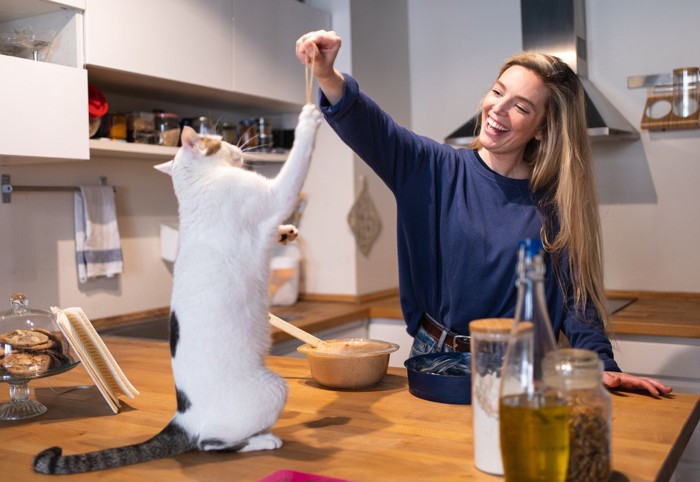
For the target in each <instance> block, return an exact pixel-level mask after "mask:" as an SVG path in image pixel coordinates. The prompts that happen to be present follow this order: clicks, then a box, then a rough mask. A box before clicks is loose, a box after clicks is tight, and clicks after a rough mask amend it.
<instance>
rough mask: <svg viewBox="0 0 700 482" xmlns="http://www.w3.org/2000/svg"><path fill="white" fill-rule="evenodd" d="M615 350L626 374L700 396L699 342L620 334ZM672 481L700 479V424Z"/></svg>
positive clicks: (686, 481)
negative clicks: (649, 379) (650, 379)
mask: <svg viewBox="0 0 700 482" xmlns="http://www.w3.org/2000/svg"><path fill="white" fill-rule="evenodd" d="M613 350H614V352H615V360H617V362H618V364H619V365H620V368H622V370H624V371H625V372H628V373H633V374H635V375H640V376H646V377H652V378H656V379H658V380H660V381H662V382H663V383H666V384H667V385H670V386H672V387H673V389H674V391H676V392H681V393H700V339H697V338H676V337H665V336H641V335H623V334H617V335H615V337H614V340H613ZM659 403H663V400H659ZM613 416H614V414H613ZM672 480H673V481H674V482H691V481H693V482H694V481H697V480H700V425H699V426H697V427H696V428H695V432H694V434H693V436H692V438H691V439H690V442H689V443H688V446H687V447H686V449H685V452H684V453H683V456H682V457H681V460H680V462H679V464H678V468H677V469H676V472H675V474H674V476H673V478H672Z"/></svg>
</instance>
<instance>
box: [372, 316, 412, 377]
mask: <svg viewBox="0 0 700 482" xmlns="http://www.w3.org/2000/svg"><path fill="white" fill-rule="evenodd" d="M369 338H371V339H373V340H384V341H388V342H391V343H396V344H397V345H399V349H398V350H396V351H395V352H394V353H392V354H391V356H390V357H389V366H392V367H403V366H404V365H403V362H405V361H406V360H408V358H409V357H410V356H411V347H412V346H413V337H412V336H411V335H409V334H408V332H407V331H406V322H405V321H404V320H403V319H401V320H397V319H392V318H372V319H371V320H370V322H369Z"/></svg>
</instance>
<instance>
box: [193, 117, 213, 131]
mask: <svg viewBox="0 0 700 482" xmlns="http://www.w3.org/2000/svg"><path fill="white" fill-rule="evenodd" d="M192 128H193V129H194V130H195V131H197V134H202V135H207V134H216V127H215V125H214V122H212V120H211V119H210V118H209V117H207V116H204V115H202V116H199V117H196V118H195V119H194V120H193V121H192Z"/></svg>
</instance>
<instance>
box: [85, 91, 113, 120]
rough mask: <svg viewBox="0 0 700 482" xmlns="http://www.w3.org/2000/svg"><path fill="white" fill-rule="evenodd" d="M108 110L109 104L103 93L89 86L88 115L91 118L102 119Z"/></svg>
mask: <svg viewBox="0 0 700 482" xmlns="http://www.w3.org/2000/svg"><path fill="white" fill-rule="evenodd" d="M108 109H109V104H108V103H107V98H106V97H105V96H104V94H103V93H102V91H101V90H100V89H98V88H97V87H95V86H94V85H93V84H88V114H90V117H102V116H103V115H105V114H106V113H107V110H108Z"/></svg>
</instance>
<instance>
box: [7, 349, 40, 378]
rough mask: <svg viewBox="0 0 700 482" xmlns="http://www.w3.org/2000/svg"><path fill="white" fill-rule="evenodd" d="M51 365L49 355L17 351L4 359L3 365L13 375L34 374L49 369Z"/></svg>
mask: <svg viewBox="0 0 700 482" xmlns="http://www.w3.org/2000/svg"><path fill="white" fill-rule="evenodd" d="M50 366H51V357H50V356H49V355H45V354H43V353H41V354H34V353H27V352H15V353H11V354H9V355H6V356H5V357H4V358H3V359H2V367H3V368H4V369H5V370H6V371H7V372H8V373H12V374H13V375H32V374H35V373H40V372H44V371H46V370H48V368H49V367H50Z"/></svg>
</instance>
